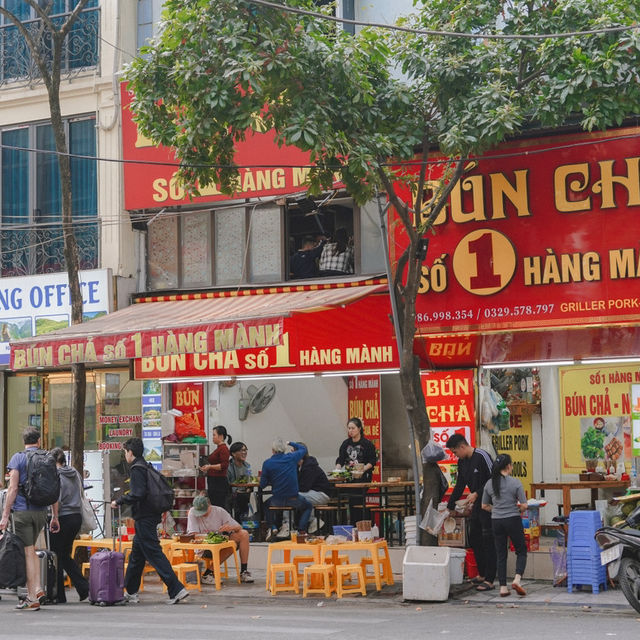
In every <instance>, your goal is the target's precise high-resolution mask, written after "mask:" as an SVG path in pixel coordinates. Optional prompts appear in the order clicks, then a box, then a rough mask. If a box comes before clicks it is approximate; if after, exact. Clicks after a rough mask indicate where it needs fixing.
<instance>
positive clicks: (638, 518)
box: [626, 507, 640, 527]
mask: <svg viewBox="0 0 640 640" xmlns="http://www.w3.org/2000/svg"><path fill="white" fill-rule="evenodd" d="M626 523H627V524H628V525H629V526H630V527H635V526H636V525H638V524H640V507H636V508H635V509H634V510H633V511H632V512H631V513H630V514H629V515H628V516H627V519H626Z"/></svg>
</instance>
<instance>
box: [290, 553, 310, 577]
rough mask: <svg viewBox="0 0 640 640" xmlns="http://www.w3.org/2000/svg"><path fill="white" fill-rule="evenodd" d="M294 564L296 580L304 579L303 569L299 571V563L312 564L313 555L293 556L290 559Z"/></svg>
mask: <svg viewBox="0 0 640 640" xmlns="http://www.w3.org/2000/svg"><path fill="white" fill-rule="evenodd" d="M291 562H293V564H295V565H296V578H297V579H298V582H302V580H303V579H304V570H303V571H300V565H301V564H313V563H314V562H315V558H314V557H313V556H294V557H293V560H292V561H291Z"/></svg>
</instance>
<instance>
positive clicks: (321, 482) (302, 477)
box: [298, 456, 333, 496]
mask: <svg viewBox="0 0 640 640" xmlns="http://www.w3.org/2000/svg"><path fill="white" fill-rule="evenodd" d="M298 487H299V489H300V493H304V492H306V491H322V492H323V493H326V494H327V495H328V496H330V495H331V492H332V489H333V487H332V486H331V483H330V482H329V478H327V474H326V473H325V472H324V471H323V470H322V469H321V468H320V465H319V464H318V461H317V460H316V459H315V458H314V457H313V456H308V457H307V458H303V459H302V466H301V467H300V471H299V472H298Z"/></svg>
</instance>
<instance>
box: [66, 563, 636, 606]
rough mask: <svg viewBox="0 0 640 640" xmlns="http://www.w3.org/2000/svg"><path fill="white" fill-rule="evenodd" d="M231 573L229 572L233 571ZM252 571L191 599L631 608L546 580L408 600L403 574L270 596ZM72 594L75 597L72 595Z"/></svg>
mask: <svg viewBox="0 0 640 640" xmlns="http://www.w3.org/2000/svg"><path fill="white" fill-rule="evenodd" d="M231 573H232V572H230V574H231ZM251 573H252V575H253V577H254V578H255V582H254V583H253V584H240V585H239V584H238V583H237V582H235V581H234V580H233V579H232V578H228V579H224V580H223V586H222V589H221V590H220V591H216V589H215V587H213V586H208V585H204V586H203V590H202V592H200V593H199V592H197V591H191V597H190V601H195V602H198V603H200V604H206V603H212V602H217V603H220V601H221V599H222V600H224V601H229V604H232V603H233V602H235V603H239V602H242V601H245V600H247V601H249V600H250V601H251V602H254V603H257V602H258V601H261V603H267V602H274V601H276V600H277V601H278V602H279V603H280V604H282V603H283V602H287V603H288V604H289V603H290V604H291V605H292V606H296V605H302V604H305V603H306V604H315V605H316V606H324V605H325V604H327V603H328V602H331V603H332V605H333V606H335V605H343V606H353V605H354V604H356V603H357V604H358V605H359V606H360V605H365V606H366V605H373V606H376V607H379V606H385V607H387V606H395V607H399V606H400V607H402V606H430V605H448V606H451V605H453V606H460V605H468V606H479V607H481V606H496V607H515V606H518V607H539V608H540V607H543V608H558V607H562V608H567V607H572V608H576V609H581V610H586V609H601V610H606V609H609V610H616V609H624V610H627V611H632V608H631V606H630V605H629V603H628V602H627V601H626V599H625V597H624V595H623V594H622V591H621V590H620V589H613V590H612V589H608V590H607V591H604V592H600V593H597V594H594V593H591V589H590V588H589V587H586V588H585V589H584V591H577V590H574V591H573V593H569V592H568V591H567V588H566V587H557V588H555V587H553V585H552V583H551V582H548V581H545V580H527V579H526V578H525V579H524V580H523V582H522V585H523V587H524V588H525V589H526V590H527V595H526V597H520V596H517V595H515V594H514V593H512V595H510V596H509V597H506V598H501V597H500V595H499V587H498V586H496V588H495V590H493V591H489V592H480V591H476V590H475V587H474V586H473V585H471V584H470V583H464V584H461V585H452V588H451V592H450V595H449V600H447V601H446V602H433V603H430V602H425V603H420V602H415V601H405V600H404V599H403V597H402V576H401V575H397V574H396V575H394V581H395V584H393V585H392V586H384V587H383V589H382V591H379V592H378V591H375V590H372V589H371V588H369V589H368V590H367V597H366V598H362V597H361V596H346V597H344V598H342V599H340V600H338V599H336V597H335V595H333V596H332V597H331V599H330V600H327V599H325V598H323V597H320V596H317V595H314V596H309V598H305V599H303V598H302V595H301V594H300V595H296V594H293V593H291V594H290V593H283V594H278V595H277V596H275V597H274V596H271V594H270V593H269V592H268V591H267V590H266V589H265V579H266V572H265V571H264V570H260V569H254V568H252V569H251ZM159 591H160V582H159V581H158V579H157V578H156V577H155V576H150V577H149V578H148V579H147V578H145V593H143V594H141V597H142V598H143V599H146V598H145V594H146V593H147V592H148V594H149V595H148V598H149V599H150V600H154V599H156V598H157V597H158V596H157V592H159ZM72 597H73V596H72Z"/></svg>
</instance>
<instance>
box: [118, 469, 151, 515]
mask: <svg viewBox="0 0 640 640" xmlns="http://www.w3.org/2000/svg"><path fill="white" fill-rule="evenodd" d="M129 477H130V480H129V493H125V494H124V495H121V496H120V497H119V498H118V499H117V500H116V502H117V503H118V504H130V505H131V506H132V513H131V515H132V517H133V519H134V520H139V519H140V518H153V519H155V520H156V521H157V522H160V520H161V519H162V514H160V513H157V512H156V511H153V510H152V509H150V508H149V507H148V506H147V504H146V498H147V463H146V462H145V459H144V458H143V457H139V458H135V460H134V461H133V462H132V463H131V466H130V467H129Z"/></svg>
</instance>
